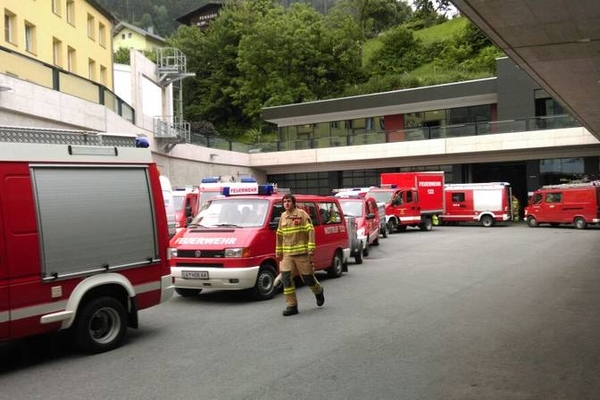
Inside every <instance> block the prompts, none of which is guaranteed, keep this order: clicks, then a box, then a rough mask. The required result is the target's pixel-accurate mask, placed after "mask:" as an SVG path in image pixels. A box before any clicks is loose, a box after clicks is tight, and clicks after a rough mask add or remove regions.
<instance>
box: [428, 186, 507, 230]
mask: <svg viewBox="0 0 600 400" xmlns="http://www.w3.org/2000/svg"><path fill="white" fill-rule="evenodd" d="M444 193H445V197H446V211H445V212H444V213H443V214H440V215H439V216H438V217H439V219H440V222H441V223H443V224H456V223H459V222H479V223H480V224H481V225H482V226H485V227H490V226H493V225H495V224H496V222H504V221H510V220H512V207H511V199H512V189H511V186H510V183H507V182H487V183H451V184H446V185H445V186H444Z"/></svg>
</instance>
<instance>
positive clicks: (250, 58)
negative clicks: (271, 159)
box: [236, 3, 360, 122]
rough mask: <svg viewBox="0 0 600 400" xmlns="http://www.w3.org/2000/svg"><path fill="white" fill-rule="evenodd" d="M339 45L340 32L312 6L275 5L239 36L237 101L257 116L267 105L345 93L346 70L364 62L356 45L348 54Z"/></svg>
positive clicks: (257, 119) (245, 109) (297, 4)
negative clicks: (245, 33) (337, 41)
mask: <svg viewBox="0 0 600 400" xmlns="http://www.w3.org/2000/svg"><path fill="white" fill-rule="evenodd" d="M336 45H338V43H336V35H334V34H333V31H332V30H331V29H328V28H327V27H326V26H325V19H324V17H323V16H322V15H321V14H319V13H317V12H316V11H315V10H314V9H313V8H312V7H310V6H307V5H305V4H300V3H295V4H292V5H291V6H290V8H289V9H287V10H286V9H283V8H282V7H279V6H277V7H275V8H273V9H271V10H270V11H269V13H267V14H266V15H265V16H264V17H263V18H261V19H260V20H259V21H257V23H256V25H255V26H254V29H253V32H252V33H250V34H248V35H245V36H244V37H243V38H242V40H241V41H240V46H239V59H238V67H239V70H240V72H241V75H240V77H239V79H238V81H239V88H240V90H239V92H238V93H237V94H236V103H237V104H238V105H239V106H240V107H242V108H243V110H244V113H245V115H246V116H248V117H249V118H252V119H253V120H254V121H255V122H258V121H259V118H260V110H261V108H262V107H263V106H265V105H267V106H270V105H279V104H286V103H297V102H302V101H309V100H318V99H323V98H327V97H329V96H332V95H334V94H339V93H341V91H342V88H343V85H344V78H345V77H347V74H348V72H347V71H348V70H355V71H356V70H357V69H359V68H360V63H359V58H358V57H357V56H358V51H356V50H357V48H355V49H353V50H354V57H355V59H354V60H349V58H348V57H347V54H345V51H344V50H345V49H341V48H336ZM334 49H335V50H336V51H337V52H334ZM351 50H352V49H351ZM342 59H343V61H342Z"/></svg>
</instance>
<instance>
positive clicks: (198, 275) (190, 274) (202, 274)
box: [181, 271, 208, 279]
mask: <svg viewBox="0 0 600 400" xmlns="http://www.w3.org/2000/svg"><path fill="white" fill-rule="evenodd" d="M181 277H182V278H183V279H208V271H181Z"/></svg>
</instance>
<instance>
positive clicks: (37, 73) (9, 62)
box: [0, 46, 135, 124]
mask: <svg viewBox="0 0 600 400" xmlns="http://www.w3.org/2000/svg"><path fill="white" fill-rule="evenodd" d="M7 68H10V71H9V70H7ZM0 73H2V74H9V75H11V76H13V77H15V78H18V79H22V80H26V81H28V82H31V83H34V84H37V85H41V86H45V87H47V88H48V89H53V90H56V91H59V92H61V93H65V94H69V95H72V96H75V97H79V98H80V99H83V100H87V101H90V102H92V103H96V104H101V105H103V106H105V107H106V108H108V109H110V110H112V111H113V112H115V113H117V114H118V115H119V116H121V117H122V118H124V119H126V120H127V121H129V122H131V123H132V124H135V110H134V109H133V107H131V106H130V105H129V104H127V103H126V102H125V101H124V100H122V99H121V98H119V97H118V96H117V95H116V94H114V93H113V92H111V91H110V90H109V89H107V88H106V87H105V86H103V85H101V84H99V83H98V82H94V81H91V80H89V79H86V78H83V77H81V76H78V75H75V74H73V73H71V72H68V71H65V70H63V69H61V68H58V67H56V66H54V65H50V64H46V63H44V62H41V61H39V60H36V59H34V58H31V57H28V56H26V55H23V54H21V53H18V52H15V51H12V50H9V49H7V48H5V47H2V46H0Z"/></svg>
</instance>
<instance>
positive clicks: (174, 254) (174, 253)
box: [167, 247, 177, 260]
mask: <svg viewBox="0 0 600 400" xmlns="http://www.w3.org/2000/svg"><path fill="white" fill-rule="evenodd" d="M175 257H177V249H176V248H175V247H169V250H168V252H167V259H169V260H171V259H173V258H175Z"/></svg>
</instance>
